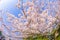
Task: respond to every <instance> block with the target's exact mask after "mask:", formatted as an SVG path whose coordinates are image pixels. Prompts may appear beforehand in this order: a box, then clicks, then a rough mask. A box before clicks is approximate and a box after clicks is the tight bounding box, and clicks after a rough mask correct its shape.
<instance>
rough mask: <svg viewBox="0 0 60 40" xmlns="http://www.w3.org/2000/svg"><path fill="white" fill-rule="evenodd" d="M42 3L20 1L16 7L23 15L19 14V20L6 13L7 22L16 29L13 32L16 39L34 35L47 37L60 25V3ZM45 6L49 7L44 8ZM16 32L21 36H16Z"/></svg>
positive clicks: (31, 0)
mask: <svg viewBox="0 0 60 40" xmlns="http://www.w3.org/2000/svg"><path fill="white" fill-rule="evenodd" d="M42 1H43V2H42ZM42 1H41V2H40V1H39V0H27V2H23V0H18V3H17V4H16V7H17V8H18V9H21V12H22V14H21V13H19V14H18V16H19V18H18V17H16V16H14V15H13V14H11V13H9V12H6V16H7V22H9V23H10V25H11V26H12V27H13V28H15V29H16V30H13V31H11V32H12V35H14V37H20V36H21V35H22V37H24V38H25V37H28V36H31V35H34V34H42V35H47V34H49V33H50V34H51V32H52V31H53V30H54V29H56V28H57V25H58V24H59V23H60V16H59V15H60V12H59V11H60V3H59V2H60V1H59V0H57V1H56V0H55V1H53V2H50V1H48V0H47V1H46V4H45V1H44V0H42ZM21 4H22V5H21ZM51 5H52V6H51ZM44 6H47V7H46V8H44ZM4 26H5V25H4ZM8 28H9V27H8ZM16 31H18V32H20V33H21V35H19V36H16V35H15V34H14V32H16Z"/></svg>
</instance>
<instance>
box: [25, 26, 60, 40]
mask: <svg viewBox="0 0 60 40" xmlns="http://www.w3.org/2000/svg"><path fill="white" fill-rule="evenodd" d="M56 32H58V36H57V37H55V34H56ZM53 39H54V40H60V25H59V27H58V28H57V29H56V30H53V31H52V33H51V34H50V35H47V37H46V36H41V34H35V35H32V36H30V37H28V38H25V39H24V40H53Z"/></svg>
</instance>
